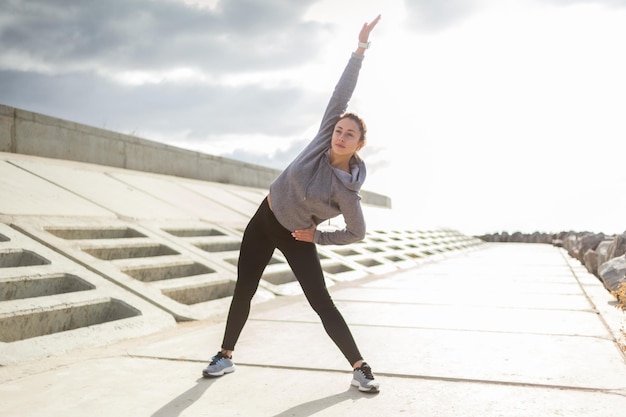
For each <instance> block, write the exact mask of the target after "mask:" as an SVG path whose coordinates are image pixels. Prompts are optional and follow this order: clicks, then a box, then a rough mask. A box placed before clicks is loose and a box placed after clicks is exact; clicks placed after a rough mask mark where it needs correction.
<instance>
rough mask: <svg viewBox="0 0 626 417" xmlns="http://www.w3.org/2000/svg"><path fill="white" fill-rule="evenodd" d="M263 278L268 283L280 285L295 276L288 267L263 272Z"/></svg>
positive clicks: (293, 278) (290, 280)
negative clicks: (281, 269)
mask: <svg viewBox="0 0 626 417" xmlns="http://www.w3.org/2000/svg"><path fill="white" fill-rule="evenodd" d="M263 279H264V280H265V281H267V282H269V283H270V284H274V285H282V284H286V283H288V282H293V281H295V280H296V276H295V275H294V274H293V272H291V270H290V269H286V270H284V271H274V272H269V273H265V274H263Z"/></svg>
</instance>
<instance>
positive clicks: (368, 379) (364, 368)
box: [352, 362, 379, 392]
mask: <svg viewBox="0 0 626 417" xmlns="http://www.w3.org/2000/svg"><path fill="white" fill-rule="evenodd" d="M352 385H353V386H355V387H359V391H363V392H378V388H379V385H378V381H375V380H374V375H373V374H372V368H370V366H369V365H368V364H367V363H365V362H363V364H362V365H361V366H360V367H359V368H356V369H355V370H354V372H353V376H352Z"/></svg>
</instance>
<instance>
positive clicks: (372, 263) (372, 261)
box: [357, 258, 383, 268]
mask: <svg viewBox="0 0 626 417" xmlns="http://www.w3.org/2000/svg"><path fill="white" fill-rule="evenodd" d="M357 262H358V263H360V264H361V265H363V266H366V267H368V268H371V267H373V266H378V265H382V264H383V263H382V262H379V261H377V260H376V259H371V258H370V259H360V260H358V261H357Z"/></svg>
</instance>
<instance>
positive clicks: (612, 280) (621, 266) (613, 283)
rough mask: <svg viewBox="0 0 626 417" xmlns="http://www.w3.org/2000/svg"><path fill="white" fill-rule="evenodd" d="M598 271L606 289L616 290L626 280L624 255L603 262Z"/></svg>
mask: <svg viewBox="0 0 626 417" xmlns="http://www.w3.org/2000/svg"><path fill="white" fill-rule="evenodd" d="M598 273H599V275H600V279H601V280H602V282H603V283H604V286H605V287H606V289H608V290H609V291H616V290H617V288H618V287H619V285H620V284H621V283H622V282H626V255H622V256H618V257H617V258H612V259H610V260H609V261H607V262H605V263H603V264H602V265H601V266H600V268H599V270H598Z"/></svg>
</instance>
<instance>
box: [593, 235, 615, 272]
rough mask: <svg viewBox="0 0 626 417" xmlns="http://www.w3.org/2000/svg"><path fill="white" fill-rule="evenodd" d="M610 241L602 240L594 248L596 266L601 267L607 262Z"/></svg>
mask: <svg viewBox="0 0 626 417" xmlns="http://www.w3.org/2000/svg"><path fill="white" fill-rule="evenodd" d="M611 242H613V241H612V240H603V241H602V242H600V243H599V244H598V246H597V247H596V253H597V254H598V266H600V265H602V264H603V263H605V262H606V261H608V260H609V255H608V253H609V246H611Z"/></svg>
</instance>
